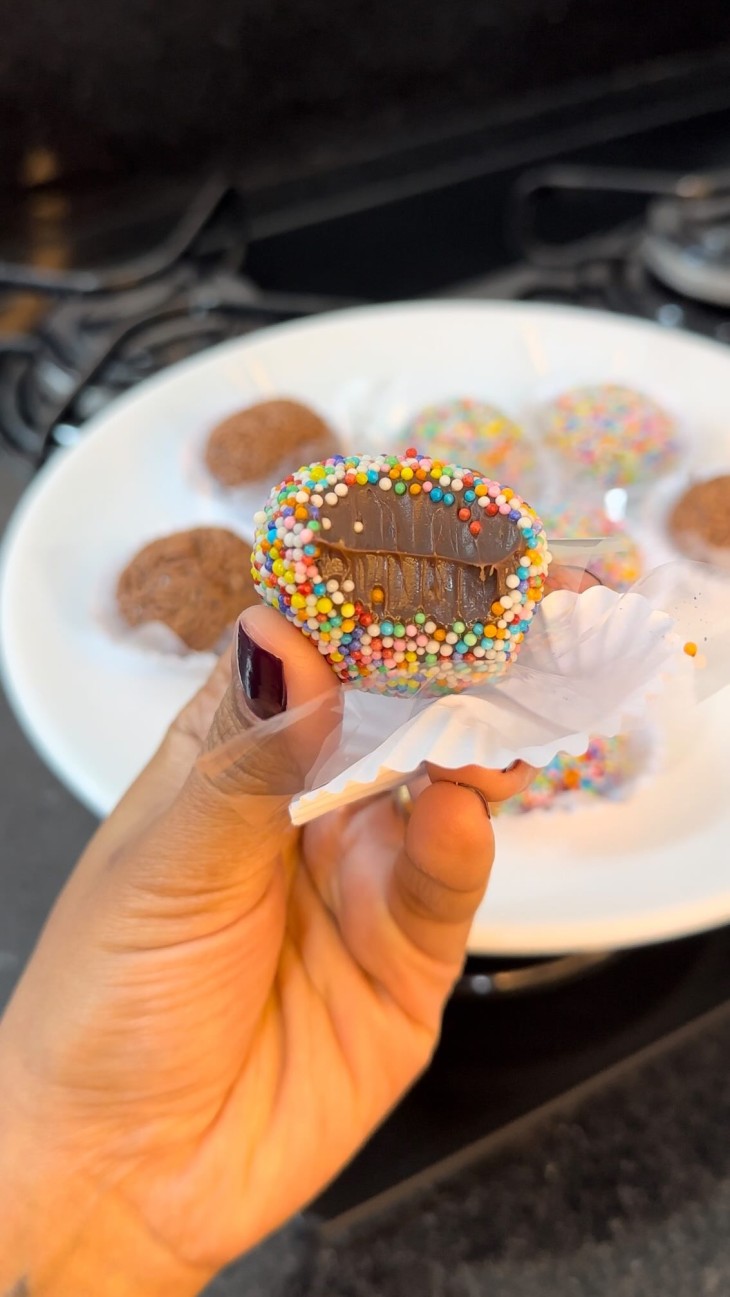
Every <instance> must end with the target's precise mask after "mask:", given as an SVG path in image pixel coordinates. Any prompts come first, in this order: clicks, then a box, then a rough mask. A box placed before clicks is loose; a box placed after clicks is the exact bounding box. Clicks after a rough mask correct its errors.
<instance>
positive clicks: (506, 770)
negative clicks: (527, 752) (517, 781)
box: [502, 758, 520, 775]
mask: <svg viewBox="0 0 730 1297" xmlns="http://www.w3.org/2000/svg"><path fill="white" fill-rule="evenodd" d="M519 764H520V762H519V758H518V759H517V761H510V763H509V765H508V766H503V767H502V774H503V775H508V774H509V772H510V770H516V768H517V766H518V765H519Z"/></svg>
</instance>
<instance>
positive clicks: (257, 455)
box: [205, 400, 337, 486]
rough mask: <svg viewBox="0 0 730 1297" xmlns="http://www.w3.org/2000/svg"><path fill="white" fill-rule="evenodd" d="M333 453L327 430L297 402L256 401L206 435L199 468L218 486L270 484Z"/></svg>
mask: <svg viewBox="0 0 730 1297" xmlns="http://www.w3.org/2000/svg"><path fill="white" fill-rule="evenodd" d="M336 449H337V441H336V438H335V435H334V433H333V431H332V429H331V428H330V427H329V426H328V425H327V424H326V423H325V422H324V420H323V419H320V417H319V415H318V414H315V412H314V410H310V409H309V408H308V406H306V405H302V404H301V402H299V401H289V400H277V401H260V402H259V403H258V404H257V405H250V406H249V407H248V408H247V409H246V410H239V411H238V412H237V413H236V414H232V415H230V416H229V418H227V419H224V420H223V422H222V423H219V424H218V425H217V426H216V427H215V428H214V429H213V431H212V432H211V434H210V436H209V438H208V444H207V446H206V450H205V462H206V464H207V466H208V468H209V470H210V472H211V473H212V474H213V477H215V478H216V479H217V480H218V481H219V482H220V483H221V484H222V485H223V486H245V485H246V484H247V483H248V482H256V481H260V480H261V479H263V480H264V481H266V480H267V479H268V480H269V481H270V480H271V478H272V477H275V476H276V475H277V474H278V473H286V472H288V471H290V470H292V469H295V468H299V467H300V465H301V464H308V463H310V462H311V461H312V460H315V459H324V458H326V456H327V455H331V454H333V453H334V451H335V450H336Z"/></svg>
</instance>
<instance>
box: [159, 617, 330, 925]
mask: <svg viewBox="0 0 730 1297" xmlns="http://www.w3.org/2000/svg"><path fill="white" fill-rule="evenodd" d="M340 705H341V687H340V684H339V681H338V680H337V678H336V676H335V675H334V674H333V672H332V670H331V668H330V667H329V666H328V665H327V663H326V662H325V661H324V659H323V658H322V656H321V655H320V654H319V653H318V652H317V650H316V649H315V647H314V645H313V644H311V643H309V641H308V640H307V639H306V638H305V637H304V636H303V635H302V634H301V632H300V631H298V630H296V629H295V628H294V627H293V626H291V625H289V623H288V622H286V621H285V619H284V618H283V617H281V616H280V615H279V614H278V613H277V612H275V611H274V610H273V609H270V608H264V607H263V606H262V607H255V608H249V609H247V611H246V612H245V613H244V614H243V615H242V616H241V618H240V621H239V623H238V625H237V627H236V632H235V637H234V645H233V651H232V672H231V683H230V684H229V686H228V689H227V690H226V693H225V695H224V697H223V700H222V702H221V703H220V706H219V707H218V710H217V712H216V714H215V717H214V719H213V723H212V725H211V728H210V732H209V734H208V736H207V738H206V740H205V744H204V747H203V750H202V752H201V754H200V756H199V758H198V759H197V761H196V762H195V765H194V766H193V769H192V771H191V772H190V775H189V776H188V778H187V780H186V782H185V784H184V785H183V788H182V789H181V791H180V793H179V794H178V796H177V797H176V798H175V799H174V801H173V802H172V804H171V805H170V807H169V808H168V810H167V811H166V812H165V814H164V815H162V816H161V817H160V819H159V820H158V821H157V823H156V824H155V825H154V827H153V829H152V830H151V836H150V838H148V841H147V843H146V847H145V850H144V852H143V855H142V859H141V860H140V866H141V868H145V862H147V864H149V862H150V861H154V873H155V887H156V889H158V890H162V891H169V892H171V893H172V894H174V895H176V896H180V895H194V896H196V897H197V898H198V899H199V900H202V898H203V897H208V898H216V899H218V900H222V899H223V897H224V896H229V897H230V896H231V895H235V896H236V898H237V904H238V905H239V906H240V905H241V903H242V901H243V897H244V896H245V898H246V899H245V901H243V908H247V904H248V903H250V904H255V902H256V899H257V898H258V897H260V896H261V895H262V894H263V890H265V888H266V886H267V884H268V879H269V878H270V875H271V873H272V872H273V871H274V870H275V869H276V867H277V864H278V861H279V860H280V857H281V852H282V850H283V849H284V848H285V846H286V844H287V841H289V840H290V839H291V838H292V836H293V832H294V831H293V829H292V826H291V822H290V819H289V813H288V808H289V803H290V801H291V799H292V797H293V796H294V795H295V794H296V793H297V792H299V791H300V790H301V788H302V787H303V785H304V779H305V776H306V773H307V770H308V769H309V767H310V766H311V764H312V762H313V760H314V758H315V756H316V755H317V753H318V752H320V751H321V750H322V748H323V747H324V746H325V744H327V743H328V742H332V743H333V744H334V743H336V742H337V735H338V725H339V719H340Z"/></svg>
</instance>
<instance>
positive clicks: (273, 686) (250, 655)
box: [236, 622, 286, 721]
mask: <svg viewBox="0 0 730 1297" xmlns="http://www.w3.org/2000/svg"><path fill="white" fill-rule="evenodd" d="M236 658H237V661H238V675H239V678H240V681H241V688H242V689H243V692H244V696H245V698H246V702H247V703H248V706H249V707H250V709H251V711H252V712H253V714H254V716H256V717H257V718H258V719H259V720H260V721H267V720H269V719H270V717H272V716H278V715H279V714H280V713H281V712H283V711H284V710H285V708H286V682H285V680H284V666H283V664H282V661H281V659H280V658H278V657H276V656H275V655H274V654H273V653H269V651H268V649H265V648H262V647H261V645H260V644H257V643H256V641H255V640H253V639H251V636H250V635H249V634H248V632H247V631H246V630H245V628H244V627H243V626H242V625H241V623H240V622H239V624H238V643H237V646H236Z"/></svg>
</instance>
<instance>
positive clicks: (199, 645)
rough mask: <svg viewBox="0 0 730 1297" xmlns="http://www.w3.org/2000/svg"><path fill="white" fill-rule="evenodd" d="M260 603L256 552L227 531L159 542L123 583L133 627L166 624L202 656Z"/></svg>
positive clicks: (122, 597)
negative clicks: (255, 575)
mask: <svg viewBox="0 0 730 1297" xmlns="http://www.w3.org/2000/svg"><path fill="white" fill-rule="evenodd" d="M255 602H256V595H255V591H254V586H253V581H252V578H251V550H250V547H249V546H248V545H247V543H246V541H243V540H241V538H240V536H235V535H234V534H233V532H231V531H226V530H225V529H224V528H223V527H194V528H192V529H191V530H190V531H178V532H174V533H173V534H172V535H171V536H162V537H160V539H159V540H153V541H152V542H151V544H149V545H145V547H144V549H141V550H140V551H139V553H138V554H137V555H135V557H134V558H133V559H132V561H131V563H129V564H128V565H127V567H125V569H124V571H123V572H122V574H121V576H120V577H119V581H118V583H117V604H118V607H119V611H120V613H121V615H122V617H123V618H124V620H125V621H126V622H127V623H128V624H129V625H130V626H142V625H144V624H145V623H146V622H164V624H165V625H166V626H169V627H170V630H173V631H174V632H175V634H176V635H178V636H179V637H180V639H181V640H183V642H184V643H185V644H187V646H188V648H191V649H196V650H199V651H202V650H204V649H211V648H213V647H214V645H215V644H217V643H218V640H219V639H220V637H221V635H222V634H223V632H224V631H225V630H226V628H227V627H228V626H230V625H231V624H232V623H233V622H234V621H235V619H236V617H237V616H238V614H239V613H240V612H242V611H243V609H244V608H248V607H249V606H250V605H251V604H252V603H255Z"/></svg>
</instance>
